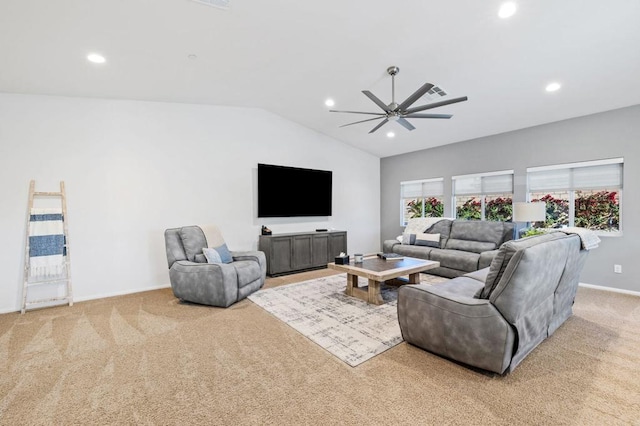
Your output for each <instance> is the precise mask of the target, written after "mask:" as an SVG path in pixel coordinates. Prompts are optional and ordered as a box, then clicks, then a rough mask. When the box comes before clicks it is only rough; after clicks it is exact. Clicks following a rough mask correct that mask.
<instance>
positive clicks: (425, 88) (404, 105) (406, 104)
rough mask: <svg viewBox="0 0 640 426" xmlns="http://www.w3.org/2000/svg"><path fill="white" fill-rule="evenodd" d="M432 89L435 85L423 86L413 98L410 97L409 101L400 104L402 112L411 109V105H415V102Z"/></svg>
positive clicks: (414, 93) (426, 84)
mask: <svg viewBox="0 0 640 426" xmlns="http://www.w3.org/2000/svg"><path fill="white" fill-rule="evenodd" d="M432 87H433V84H431V83H425V84H423V85H422V87H421V88H419V89H418V90H416V91H415V92H413V94H412V95H411V96H409V97H408V98H407V99H405V101H404V102H402V103H401V104H400V107H399V109H400V111H404V110H405V109H407V108H409V107H410V106H411V105H413V103H414V102H415V101H417V100H418V99H420V98H421V97H422V96H423V95H424V94H425V93H427V92H428V91H429V90H431V88H432Z"/></svg>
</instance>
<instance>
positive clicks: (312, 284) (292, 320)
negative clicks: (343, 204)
mask: <svg viewBox="0 0 640 426" xmlns="http://www.w3.org/2000/svg"><path fill="white" fill-rule="evenodd" d="M420 276H421V279H422V282H427V283H437V282H444V281H447V279H446V278H440V277H435V276H431V275H426V274H420ZM360 281H361V282H362V281H363V280H362V279H361V280H360ZM346 286H347V278H346V275H345V274H340V275H332V276H329V277H324V278H318V279H315V280H309V281H303V282H300V283H296V284H290V285H285V286H281V287H275V288H270V289H266V290H260V291H258V292H256V293H253V294H252V295H251V296H249V300H251V301H252V302H254V303H256V304H257V305H259V306H261V307H262V308H263V309H265V310H266V311H267V312H269V313H271V314H272V315H274V316H275V317H276V318H278V319H280V320H282V321H284V322H285V323H287V324H288V325H290V326H291V327H293V328H294V329H295V330H297V331H298V332H300V333H302V334H303V335H304V336H306V337H307V338H309V339H310V340H311V341H313V342H315V343H317V344H318V345H320V346H321V347H323V348H324V349H326V350H327V351H329V352H330V353H331V354H333V355H335V356H336V357H338V358H339V359H340V360H342V361H344V362H346V363H347V364H349V365H350V366H352V367H355V366H357V365H359V364H361V363H363V362H365V361H367V360H368V359H371V358H372V357H374V356H376V355H378V354H380V353H382V352H384V351H386V350H387V349H389V348H392V347H394V346H395V345H397V344H398V343H400V342H402V335H401V333H400V326H399V325H398V315H397V310H396V309H397V308H396V305H397V297H398V290H397V288H396V287H389V286H384V285H383V286H382V298H383V300H384V301H385V303H384V304H383V305H379V306H376V305H370V304H368V303H366V302H364V301H362V300H360V299H356V298H355V297H350V296H347V295H346V294H344V290H345V288H346Z"/></svg>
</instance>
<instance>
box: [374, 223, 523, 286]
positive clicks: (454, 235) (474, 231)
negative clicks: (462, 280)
mask: <svg viewBox="0 0 640 426" xmlns="http://www.w3.org/2000/svg"><path fill="white" fill-rule="evenodd" d="M513 231H514V224H513V223H511V222H493V221H482V220H462V219H456V220H450V219H442V220H440V221H438V222H436V223H435V224H433V225H432V226H430V227H429V228H427V229H425V230H424V231H423V232H424V233H426V234H440V242H439V244H437V247H430V246H425V245H419V244H416V243H413V240H412V239H409V238H408V237H407V235H406V234H405V235H404V237H405V241H403V242H402V243H401V242H399V241H398V240H386V241H384V242H383V245H382V246H383V251H384V252H385V253H398V254H402V255H404V256H408V257H417V258H419V259H426V260H435V261H438V262H440V267H438V268H435V269H431V270H429V273H430V274H435V275H441V276H443V277H448V278H455V277H458V276H460V275H464V274H466V273H469V272H473V271H477V270H479V269H483V268H486V267H488V266H489V265H490V264H491V261H492V260H493V258H494V257H495V256H496V254H497V253H498V248H499V247H500V245H502V243H504V242H505V241H509V240H512V239H513V233H514V232H513ZM418 241H419V240H418ZM412 243H413V244H412Z"/></svg>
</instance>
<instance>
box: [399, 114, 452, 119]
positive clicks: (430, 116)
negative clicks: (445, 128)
mask: <svg viewBox="0 0 640 426" xmlns="http://www.w3.org/2000/svg"><path fill="white" fill-rule="evenodd" d="M404 117H405V118H451V117H453V115H452V114H420V113H415V114H407V115H405V116H404Z"/></svg>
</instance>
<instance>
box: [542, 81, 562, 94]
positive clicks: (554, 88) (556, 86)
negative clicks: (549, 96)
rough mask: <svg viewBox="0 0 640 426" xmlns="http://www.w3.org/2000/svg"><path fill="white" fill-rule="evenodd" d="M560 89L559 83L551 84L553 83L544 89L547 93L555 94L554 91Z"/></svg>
mask: <svg viewBox="0 0 640 426" xmlns="http://www.w3.org/2000/svg"><path fill="white" fill-rule="evenodd" d="M560 87H562V86H561V85H560V83H556V82H553V83H549V84H547V87H545V90H546V91H547V92H555V91H556V90H558V89H560Z"/></svg>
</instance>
